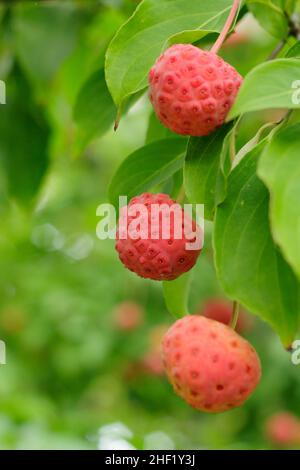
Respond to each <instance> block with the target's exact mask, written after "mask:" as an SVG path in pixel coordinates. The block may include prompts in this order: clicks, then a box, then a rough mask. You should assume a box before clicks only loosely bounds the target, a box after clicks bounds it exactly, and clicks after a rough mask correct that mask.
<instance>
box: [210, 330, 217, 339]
mask: <svg viewBox="0 0 300 470" xmlns="http://www.w3.org/2000/svg"><path fill="white" fill-rule="evenodd" d="M210 337H211V338H212V339H216V338H217V337H218V335H217V334H216V333H215V332H214V331H212V332H211V334H210Z"/></svg>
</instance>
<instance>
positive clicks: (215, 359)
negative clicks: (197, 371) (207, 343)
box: [212, 354, 219, 364]
mask: <svg viewBox="0 0 300 470" xmlns="http://www.w3.org/2000/svg"><path fill="white" fill-rule="evenodd" d="M218 360H219V356H218V354H214V355H213V357H212V361H213V363H215V364H216V363H217V362H218Z"/></svg>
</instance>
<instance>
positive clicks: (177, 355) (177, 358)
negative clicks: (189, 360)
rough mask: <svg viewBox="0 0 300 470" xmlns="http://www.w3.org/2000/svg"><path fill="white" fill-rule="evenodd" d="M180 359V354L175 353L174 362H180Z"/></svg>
mask: <svg viewBox="0 0 300 470" xmlns="http://www.w3.org/2000/svg"><path fill="white" fill-rule="evenodd" d="M180 359H181V354H180V353H176V354H175V360H176V361H180Z"/></svg>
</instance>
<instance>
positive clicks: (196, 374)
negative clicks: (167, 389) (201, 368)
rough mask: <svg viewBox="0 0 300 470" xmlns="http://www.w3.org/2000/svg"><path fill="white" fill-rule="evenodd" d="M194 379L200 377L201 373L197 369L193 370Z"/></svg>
mask: <svg viewBox="0 0 300 470" xmlns="http://www.w3.org/2000/svg"><path fill="white" fill-rule="evenodd" d="M191 377H192V379H197V378H198V377H199V373H198V372H197V371H196V370H192V371H191Z"/></svg>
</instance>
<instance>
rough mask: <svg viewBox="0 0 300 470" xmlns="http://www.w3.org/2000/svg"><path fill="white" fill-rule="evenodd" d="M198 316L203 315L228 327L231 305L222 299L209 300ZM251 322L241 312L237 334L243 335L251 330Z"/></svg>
mask: <svg viewBox="0 0 300 470" xmlns="http://www.w3.org/2000/svg"><path fill="white" fill-rule="evenodd" d="M199 314H202V315H204V316H205V317H206V318H211V319H212V320H216V321H218V322H220V323H223V324H224V325H229V324H230V321H231V317H232V304H230V302H227V301H226V300H224V299H211V300H208V301H207V302H206V303H205V305H204V306H203V308H202V309H201V310H199ZM251 326H252V325H251V320H250V318H249V317H248V316H247V314H246V313H245V312H244V311H243V310H241V311H240V312H239V318H238V321H237V325H236V331H237V332H238V333H245V332H247V331H249V330H251Z"/></svg>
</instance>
